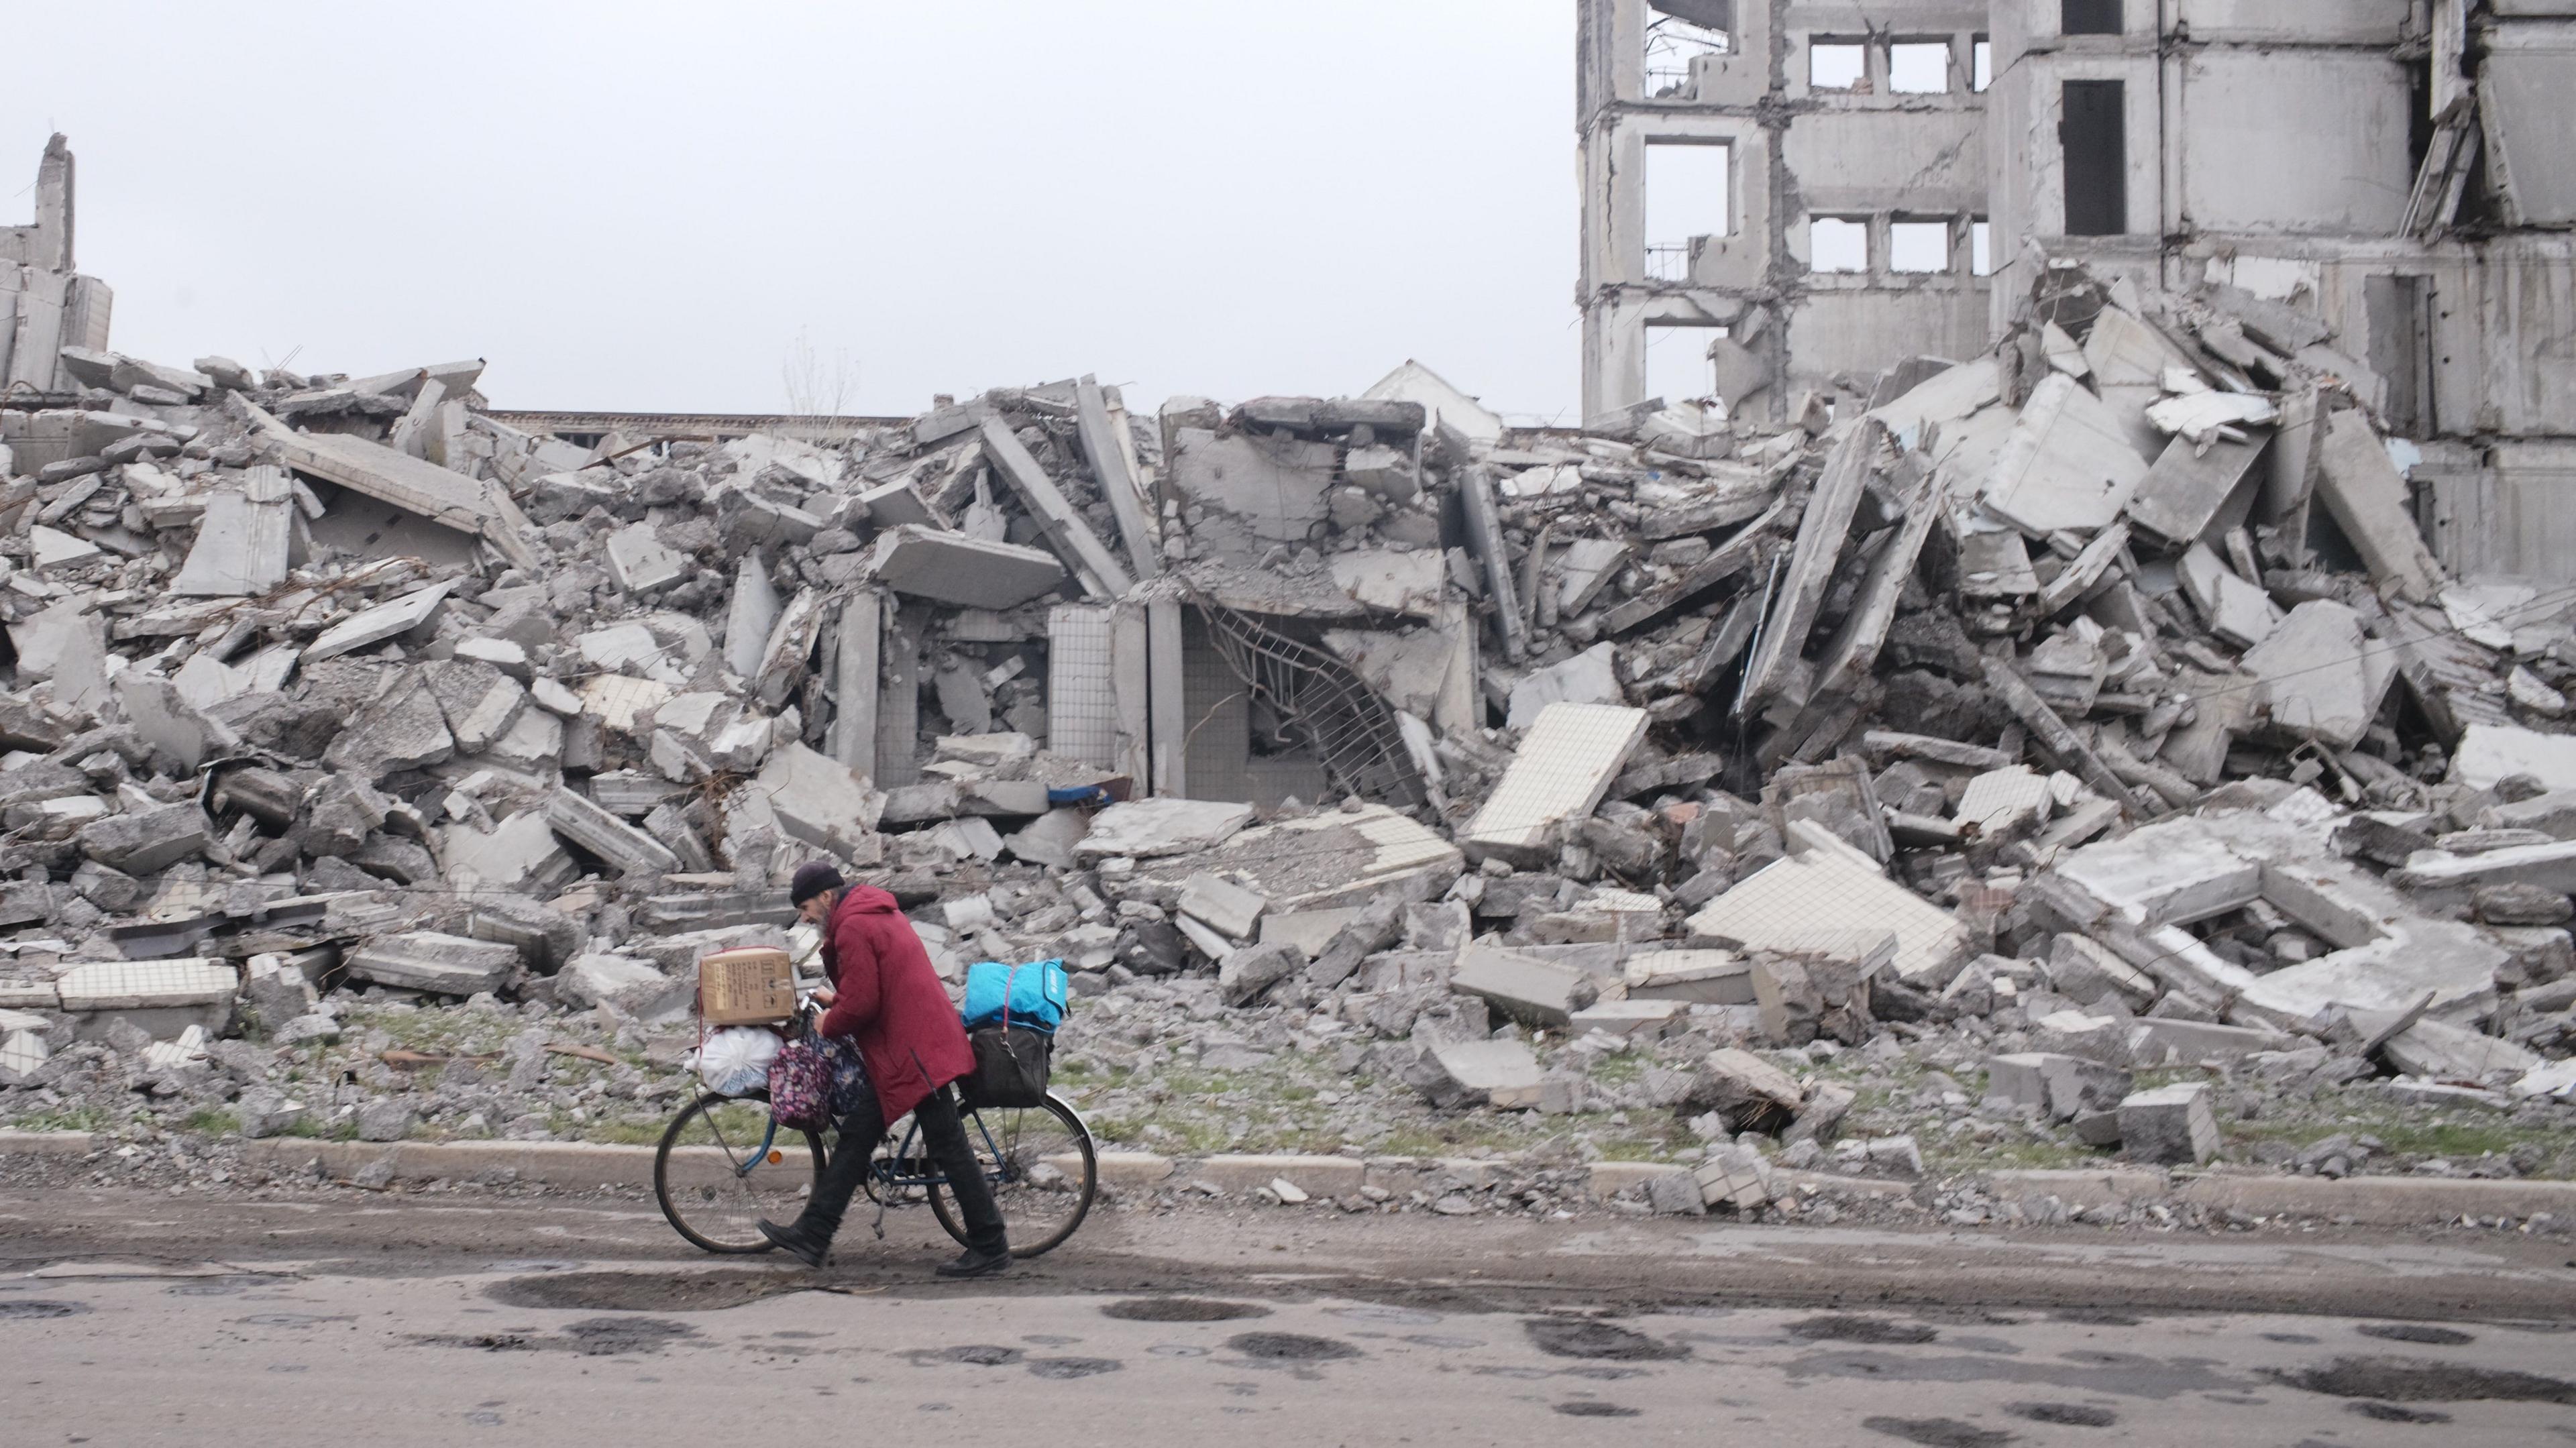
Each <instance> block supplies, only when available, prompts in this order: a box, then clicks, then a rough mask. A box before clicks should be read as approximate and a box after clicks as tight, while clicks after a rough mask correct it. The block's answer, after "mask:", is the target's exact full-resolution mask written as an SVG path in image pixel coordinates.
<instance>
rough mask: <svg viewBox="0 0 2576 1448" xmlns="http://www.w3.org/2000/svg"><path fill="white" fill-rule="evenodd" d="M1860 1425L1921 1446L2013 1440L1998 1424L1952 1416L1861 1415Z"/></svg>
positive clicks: (1954, 1447)
mask: <svg viewBox="0 0 2576 1448" xmlns="http://www.w3.org/2000/svg"><path fill="white" fill-rule="evenodd" d="M1860 1425H1861V1426H1862V1427H1864V1428H1867V1429H1868V1430H1869V1431H1871V1432H1873V1433H1884V1434H1886V1435H1887V1436H1888V1437H1890V1438H1902V1439H1904V1440H1905V1441H1906V1442H1908V1443H1921V1444H1923V1445H1925V1448H2002V1445H2003V1444H2006V1443H2009V1442H2011V1441H2012V1440H2013V1435H2012V1434H2010V1433H2006V1432H2004V1431H2003V1430H2001V1429H1999V1428H1980V1427H1978V1426H1977V1425H1976V1424H1974V1423H1962V1422H1960V1421H1959V1420H1958V1419H1956V1418H1863V1419H1861V1420H1860Z"/></svg>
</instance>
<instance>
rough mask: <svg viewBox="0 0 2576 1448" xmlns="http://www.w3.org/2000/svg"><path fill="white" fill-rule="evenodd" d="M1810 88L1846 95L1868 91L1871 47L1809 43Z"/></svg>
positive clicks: (1831, 41)
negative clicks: (1841, 92)
mask: <svg viewBox="0 0 2576 1448" xmlns="http://www.w3.org/2000/svg"><path fill="white" fill-rule="evenodd" d="M1807 88H1808V89H1809V90H1847V91H1857V90H1867V89H1869V47H1867V46H1865V45H1861V44H1858V43H1855V42H1849V41H1840V40H1818V41H1811V42H1809V44H1808V46H1807Z"/></svg>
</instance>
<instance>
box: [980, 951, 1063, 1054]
mask: <svg viewBox="0 0 2576 1448" xmlns="http://www.w3.org/2000/svg"><path fill="white" fill-rule="evenodd" d="M1072 993H1073V987H1072V983H1071V982H1070V981H1069V980H1067V979H1066V977H1065V973H1064V962H1063V961H1061V960H1039V961H1032V962H1030V963H1028V964H1026V965H1003V964H1001V963H1000V962H998V961H991V960H987V961H983V962H980V963H978V964H975V965H970V966H968V967H966V1004H965V1005H964V1006H963V1007H962V1010H963V1013H964V1015H965V1017H966V1024H967V1026H968V1028H969V1029H972V1028H973V1027H976V1026H992V1025H1000V1024H1001V1023H1002V1018H1003V1016H1004V1015H1005V1013H1007V1014H1008V1015H1009V1017H1010V1024H1012V1025H1014V1026H1019V1027H1023V1028H1025V1029H1027V1030H1032V1031H1043V1032H1045V1033H1046V1034H1048V1035H1050V1036H1052V1035H1054V1034H1055V1028H1056V1027H1057V1026H1060V1025H1062V1024H1064V1006H1065V1001H1066V1000H1067V999H1068V998H1069V997H1070V996H1071V995H1072Z"/></svg>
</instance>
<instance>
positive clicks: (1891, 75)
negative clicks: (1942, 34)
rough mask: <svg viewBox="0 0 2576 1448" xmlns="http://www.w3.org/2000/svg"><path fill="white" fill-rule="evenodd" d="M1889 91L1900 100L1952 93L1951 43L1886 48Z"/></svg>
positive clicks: (1910, 43) (1908, 42) (1909, 43)
mask: <svg viewBox="0 0 2576 1448" xmlns="http://www.w3.org/2000/svg"><path fill="white" fill-rule="evenodd" d="M1887 88H1888V90H1889V91H1890V92H1891V93H1892V94H1895V95H1901V96H1938V95H1947V94H1949V92H1950V42H1948V41H1946V40H1900V41H1898V42H1897V43H1896V44H1894V45H1891V46H1889V47H1888V48H1887Z"/></svg>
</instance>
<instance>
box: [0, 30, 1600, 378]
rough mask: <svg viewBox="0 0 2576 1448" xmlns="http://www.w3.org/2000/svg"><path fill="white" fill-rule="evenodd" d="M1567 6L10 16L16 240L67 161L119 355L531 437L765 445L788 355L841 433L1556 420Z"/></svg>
mask: <svg viewBox="0 0 2576 1448" xmlns="http://www.w3.org/2000/svg"><path fill="white" fill-rule="evenodd" d="M1573 12H1574V7H1573V6H1571V5H1569V4H1567V3H1565V0H1400V3H1391V0H1289V3H1282V4H1271V5H1229V4H1209V3H1196V4H1183V3H1180V0H1054V3H1044V0H993V3H986V4H979V5H964V4H947V3H934V0H910V3H903V4H895V3H886V0H844V3H836V4H810V5H793V4H778V3H746V0H731V3H726V4H723V5H712V4H707V3H705V0H697V3H691V4H679V3H665V0H620V3H616V4H595V3H583V4H574V3H554V0H541V3H531V0H515V3H508V4H500V3H483V0H446V3H442V4H437V5H431V6H415V5H381V4H372V3H359V4H352V3H347V0H339V3H332V4H300V3H299V4H281V3H267V0H259V3H248V4H230V5H226V4H181V3H170V4H138V3H122V0H80V3H78V4H72V5H55V6H35V5H27V6H18V7H14V8H13V11H12V13H11V15H10V18H9V23H8V31H9V39H8V45H9V48H10V49H12V50H14V51H16V52H18V53H19V54H20V55H21V56H22V57H25V58H28V60H29V61H30V63H27V64H22V65H18V66H15V67H13V68H12V73H11V78H10V82H9V84H8V85H7V86H6V87H5V88H0V222H24V221H25V220H27V219H28V217H29V216H30V215H31V214H32V209H33V204H34V203H33V189H32V183H33V180H34V175H35V168H36V162H37V158H38V153H39V152H40V151H41V149H42V148H43V145H44V141H45V137H46V135H47V134H48V133H49V132H51V131H54V130H60V131H63V132H64V133H66V134H67V135H68V136H69V137H70V138H71V144H72V148H73V151H74V153H75V154H76V155H77V157H78V158H79V164H80V172H79V217H78V227H79V231H78V247H79V261H80V265H81V269H82V270H83V271H86V272H89V273H92V274H93V275H96V276H99V277H102V278H104V279H105V280H106V281H107V282H108V284H109V285H110V286H112V287H114V288H115V289H116V311H115V320H114V337H113V341H112V345H113V346H115V348H116V349H117V350H119V351H124V352H130V353H132V354H134V355H136V356H140V357H146V358H150V359H153V360H156V361H165V362H175V363H185V362H187V361H188V360H190V359H191V358H194V357H197V356H200V355H203V354H205V353H209V352H216V353H222V354H225V355H228V356H232V357H235V358H237V359H239V360H241V361H244V362H247V363H250V364H252V365H254V366H261V365H268V364H273V363H283V364H285V365H288V366H291V367H294V368H296V369H297V370H299V371H321V372H349V373H366V372H374V371H383V370H389V369H392V368H395V367H401V366H409V365H414V364H419V363H427V362H436V361H442V360H446V359H450V358H456V357H470V356H479V357H484V358H488V359H489V360H490V364H491V365H490V369H489V370H488V371H487V372H486V373H485V374H484V382H483V388H484V391H485V392H486V393H487V394H488V395H489V396H490V397H491V398H492V400H493V402H494V405H496V406H499V407H504V408H596V409H621V410H627V409H631V410H708V411H772V410H777V409H780V408H783V407H786V406H788V405H789V403H790V400H791V399H790V397H789V396H788V393H789V390H790V389H789V387H788V384H787V383H786V381H785V380H784V379H783V378H782V368H783V367H784V366H785V365H786V364H787V362H788V361H789V359H790V357H791V356H792V355H794V354H795V352H796V351H797V348H798V346H799V339H800V337H802V338H804V339H805V341H806V345H807V346H809V347H810V350H811V353H812V355H813V356H814V358H815V359H816V363H817V366H816V367H815V368H814V369H813V371H814V373H816V374H819V375H820V376H821V377H822V378H823V379H824V383H823V387H822V389H821V390H824V391H828V390H829V382H830V379H831V378H832V376H833V375H834V374H835V373H845V375H847V376H849V377H850V378H851V379H852V380H851V383H850V386H849V388H848V392H847V395H846V397H844V398H843V400H842V408H843V410H845V411H856V412H883V413H892V414H900V413H912V412H917V411H919V410H921V409H922V408H924V407H926V406H928V405H929V401H930V397H931V395H932V394H933V393H936V392H955V393H961V394H962V393H971V392H976V391H980V390H982V389H984V388H986V387H992V386H1002V385H1014V384H1025V383H1033V382H1040V381H1047V380H1052V379H1056V378H1061V377H1066V376H1071V375H1075V374H1078V373H1081V372H1096V373H1098V374H1099V375H1100V377H1101V378H1102V380H1104V381H1112V382H1118V383H1122V384H1124V385H1126V386H1127V387H1128V388H1129V390H1130V393H1131V400H1132V401H1136V402H1140V403H1143V404H1145V405H1147V406H1151V405H1153V404H1155V403H1158V402H1160V401H1161V399H1163V398H1164V397H1166V396H1170V395H1173V394H1177V393H1200V394H1205V395H1210V396H1214V397H1218V398H1222V399H1227V400H1239V399H1242V398H1245V397H1250V396H1255V395H1259V394H1263V393H1291V394H1294V393H1314V394H1324V395H1331V394H1339V393H1355V392H1357V391H1359V390H1360V389H1362V388H1364V387H1366V386H1367V385H1368V384H1369V383H1371V382H1373V381H1375V380H1376V379H1377V378H1378V377H1379V376H1381V375H1382V374H1384V373H1385V372H1386V371H1387V370H1388V369H1390V368H1392V367H1394V366H1395V365H1396V364H1397V363H1399V362H1402V361H1403V360H1405V359H1406V358H1407V357H1416V358H1419V359H1421V360H1422V361H1424V362H1426V363H1428V364H1429V365H1431V366H1432V367H1433V368H1435V369H1437V370H1439V371H1440V372H1441V373H1443V374H1444V375H1446V376H1447V377H1449V379H1450V380H1451V381H1453V382H1455V383H1457V384H1458V385H1459V386H1461V387H1463V388H1465V389H1466V390H1468V391H1470V392H1473V393H1477V394H1480V395H1482V396H1483V397H1484V398H1485V399H1486V401H1487V402H1488V403H1489V404H1490V405H1492V406H1494V407H1496V408H1498V409H1500V410H1503V411H1506V412H1508V413H1513V414H1526V415H1531V416H1535V417H1544V418H1552V419H1561V420H1572V417H1573V413H1574V409H1575V406H1576V399H1577V391H1578V382H1579V377H1580V356H1579V347H1578V340H1579V336H1580V331H1579V327H1578V325H1577V319H1576V313H1575V310H1574V306H1573V295H1574V282H1575V267H1576V254H1575V231H1576V181H1575V169H1574V168H1575V148H1574V135H1573V111H1574V104H1573V96H1572V91H1573V74H1574V56H1573V39H1574V37H1573V29H1574V26H1573ZM46 57H51V59H47V58H46ZM842 359H846V368H844V367H842V366H841V365H840V363H841V361H842ZM796 401H798V402H802V403H807V404H808V405H813V404H821V405H828V404H829V403H830V401H831V398H830V397H828V396H824V397H818V398H811V399H804V398H800V399H796Z"/></svg>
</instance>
